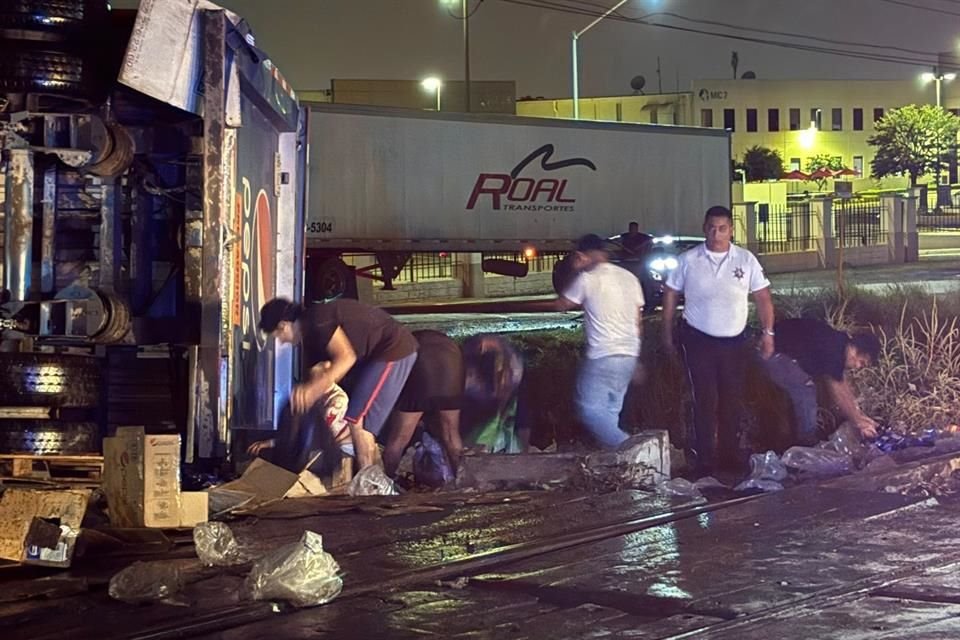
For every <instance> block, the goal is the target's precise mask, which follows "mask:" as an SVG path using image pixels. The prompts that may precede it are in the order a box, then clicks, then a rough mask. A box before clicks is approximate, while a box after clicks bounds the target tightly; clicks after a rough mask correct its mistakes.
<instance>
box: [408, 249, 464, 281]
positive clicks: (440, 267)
mask: <svg viewBox="0 0 960 640" xmlns="http://www.w3.org/2000/svg"><path fill="white" fill-rule="evenodd" d="M455 262H456V254H454V253H414V254H411V256H410V260H408V261H407V264H406V265H404V267H403V269H402V270H401V271H400V273H399V274H398V275H397V277H396V279H395V280H394V282H406V283H413V282H423V281H424V280H449V279H451V278H453V275H454V263H455Z"/></svg>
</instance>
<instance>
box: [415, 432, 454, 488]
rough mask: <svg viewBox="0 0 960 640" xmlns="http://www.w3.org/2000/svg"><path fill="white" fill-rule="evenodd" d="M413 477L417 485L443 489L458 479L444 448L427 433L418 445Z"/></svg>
mask: <svg viewBox="0 0 960 640" xmlns="http://www.w3.org/2000/svg"><path fill="white" fill-rule="evenodd" d="M413 476H414V478H415V480H416V482H417V484H420V485H423V486H426V487H442V486H444V485H446V484H449V483H451V482H453V480H454V479H455V478H456V473H454V471H453V468H452V467H451V466H450V462H449V461H448V460H447V456H446V454H445V453H444V452H443V447H442V446H441V444H440V443H439V442H438V441H437V439H436V438H434V437H433V436H431V435H430V434H429V433H427V432H426V431H424V432H423V437H422V438H421V439H420V442H418V443H417V445H416V452H415V453H414V457H413Z"/></svg>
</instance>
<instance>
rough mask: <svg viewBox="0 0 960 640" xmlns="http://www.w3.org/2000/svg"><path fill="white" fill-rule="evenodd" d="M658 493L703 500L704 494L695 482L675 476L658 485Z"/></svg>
mask: <svg viewBox="0 0 960 640" xmlns="http://www.w3.org/2000/svg"><path fill="white" fill-rule="evenodd" d="M657 494H658V495H661V496H670V497H677V498H694V499H699V500H703V499H704V497H703V494H702V493H700V489H698V488H697V486H696V485H695V484H693V483H692V482H690V481H689V480H685V479H684V478H674V479H673V480H668V481H666V482H661V483H660V484H658V485H657Z"/></svg>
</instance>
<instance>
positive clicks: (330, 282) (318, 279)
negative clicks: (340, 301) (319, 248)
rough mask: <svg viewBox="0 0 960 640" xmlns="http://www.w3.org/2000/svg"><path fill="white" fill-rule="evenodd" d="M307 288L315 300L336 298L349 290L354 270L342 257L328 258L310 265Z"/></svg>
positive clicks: (310, 296) (312, 299)
mask: <svg viewBox="0 0 960 640" xmlns="http://www.w3.org/2000/svg"><path fill="white" fill-rule="evenodd" d="M309 277H310V281H309V282H308V283H307V287H306V290H307V291H308V292H309V298H310V299H311V301H313V302H321V301H324V300H335V299H337V298H340V297H342V296H344V295H346V293H347V292H348V291H349V289H350V281H351V280H352V279H353V277H354V275H353V272H352V271H351V270H350V267H348V266H347V265H346V263H345V262H344V261H343V260H341V259H340V258H326V259H325V260H320V261H317V262H315V263H314V264H313V266H311V267H310V271H309Z"/></svg>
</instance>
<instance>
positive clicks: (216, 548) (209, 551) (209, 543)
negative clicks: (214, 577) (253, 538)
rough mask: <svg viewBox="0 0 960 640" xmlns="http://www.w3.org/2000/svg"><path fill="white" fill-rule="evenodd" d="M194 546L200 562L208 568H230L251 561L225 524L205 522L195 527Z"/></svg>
mask: <svg viewBox="0 0 960 640" xmlns="http://www.w3.org/2000/svg"><path fill="white" fill-rule="evenodd" d="M193 545H194V547H196V550H197V557H198V558H200V562H202V563H203V564H204V565H206V566H208V567H230V566H233V565H238V564H243V563H244V562H246V561H247V560H249V557H247V555H246V554H245V553H244V552H243V550H242V549H241V548H240V545H239V543H237V539H236V538H235V537H234V535H233V531H232V530H231V529H230V527H229V526H228V525H227V524H226V523H225V522H203V523H200V524H198V525H197V526H195V527H194V528H193Z"/></svg>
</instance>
